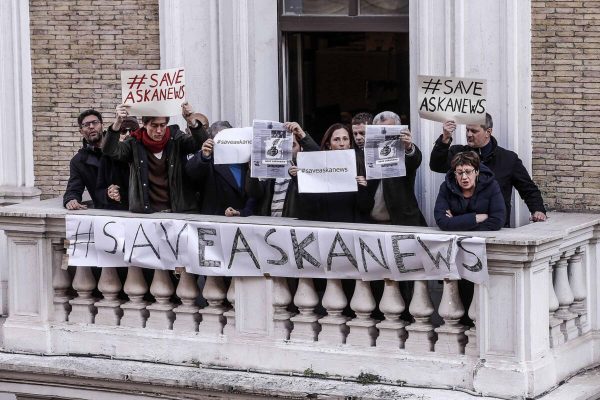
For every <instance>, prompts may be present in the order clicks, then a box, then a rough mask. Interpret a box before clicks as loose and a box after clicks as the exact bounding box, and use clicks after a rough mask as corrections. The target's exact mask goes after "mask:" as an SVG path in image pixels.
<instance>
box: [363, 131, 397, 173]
mask: <svg viewBox="0 0 600 400" xmlns="http://www.w3.org/2000/svg"><path fill="white" fill-rule="evenodd" d="M366 128H367V131H366V134H365V168H366V170H367V179H383V178H395V177H399V176H406V166H405V165H404V144H403V143H402V140H400V138H401V135H402V131H404V130H406V129H408V126H407V125H367V127H366Z"/></svg>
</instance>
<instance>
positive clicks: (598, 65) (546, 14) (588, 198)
mask: <svg viewBox="0 0 600 400" xmlns="http://www.w3.org/2000/svg"><path fill="white" fill-rule="evenodd" d="M532 7H533V8H532V16H533V17H532V69H533V80H532V93H533V115H532V125H533V133H532V140H533V178H534V180H535V181H536V182H537V183H538V184H539V186H540V189H541V190H542V192H543V195H544V200H545V201H546V202H547V203H548V204H549V206H550V207H551V208H556V209H561V210H580V211H586V210H589V211H591V210H594V211H598V210H600V157H599V156H598V151H599V150H600V24H598V22H599V21H600V1H586V2H582V1H538V0H533V1H532Z"/></svg>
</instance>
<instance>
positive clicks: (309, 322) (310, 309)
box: [290, 278, 321, 342]
mask: <svg viewBox="0 0 600 400" xmlns="http://www.w3.org/2000/svg"><path fill="white" fill-rule="evenodd" d="M294 304H295V305H296V307H298V311H299V314H298V315H296V316H294V317H292V318H290V321H292V322H293V323H294V326H293V329H292V332H291V334H290V340H292V341H305V342H306V341H308V342H314V341H316V340H317V335H318V334H319V331H320V330H321V325H320V324H319V323H318V322H317V320H318V319H319V316H318V315H317V314H315V307H316V306H317V304H319V296H318V295H317V292H316V291H315V286H314V284H313V280H312V278H300V279H299V280H298V288H297V289H296V294H295V295H294Z"/></svg>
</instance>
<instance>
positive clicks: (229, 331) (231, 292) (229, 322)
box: [223, 277, 237, 337]
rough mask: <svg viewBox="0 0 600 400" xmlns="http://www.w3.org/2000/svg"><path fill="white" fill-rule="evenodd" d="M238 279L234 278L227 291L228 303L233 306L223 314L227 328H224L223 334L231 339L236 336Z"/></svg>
mask: <svg viewBox="0 0 600 400" xmlns="http://www.w3.org/2000/svg"><path fill="white" fill-rule="evenodd" d="M236 280H237V278H235V277H232V278H231V282H230V283H229V289H227V301H228V302H229V304H231V308H230V309H229V310H227V311H225V312H224V313H223V317H225V326H224V327H223V334H224V335H227V336H229V337H232V336H234V335H235V282H236Z"/></svg>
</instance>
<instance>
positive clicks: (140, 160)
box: [102, 124, 208, 213]
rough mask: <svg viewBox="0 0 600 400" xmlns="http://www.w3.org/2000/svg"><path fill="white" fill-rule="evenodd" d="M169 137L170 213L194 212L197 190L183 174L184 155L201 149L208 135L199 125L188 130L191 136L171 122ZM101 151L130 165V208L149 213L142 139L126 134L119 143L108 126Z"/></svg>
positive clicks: (150, 209)
mask: <svg viewBox="0 0 600 400" xmlns="http://www.w3.org/2000/svg"><path fill="white" fill-rule="evenodd" d="M169 130H170V132H171V139H170V140H169V142H168V143H167V146H166V147H165V148H164V150H163V157H167V166H168V167H167V168H168V178H169V197H170V199H171V211H172V212H194V211H196V210H197V209H198V204H197V198H196V193H195V192H194V190H193V188H192V185H191V184H190V182H189V180H188V178H187V176H186V175H185V173H184V171H183V169H184V162H185V159H186V155H187V154H191V153H195V152H196V151H198V150H200V147H201V146H202V143H204V141H205V140H206V139H208V134H207V133H206V131H205V130H204V128H203V127H202V124H198V127H196V128H193V129H190V131H191V135H190V134H186V133H184V132H182V131H181V130H179V127H178V126H177V125H170V126H169ZM102 150H103V151H104V154H106V155H107V156H109V157H111V158H112V159H114V160H117V161H121V162H126V163H129V164H130V175H129V211H132V212H138V213H152V212H154V210H152V207H151V206H150V197H149V187H148V186H149V184H150V182H149V179H148V174H149V172H148V150H146V148H145V147H144V145H143V144H142V142H141V141H138V140H137V139H136V138H134V137H129V138H127V139H125V140H124V141H123V142H119V132H118V131H113V129H112V125H111V126H110V127H109V128H108V131H107V134H106V141H105V142H104V146H103V148H102Z"/></svg>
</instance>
